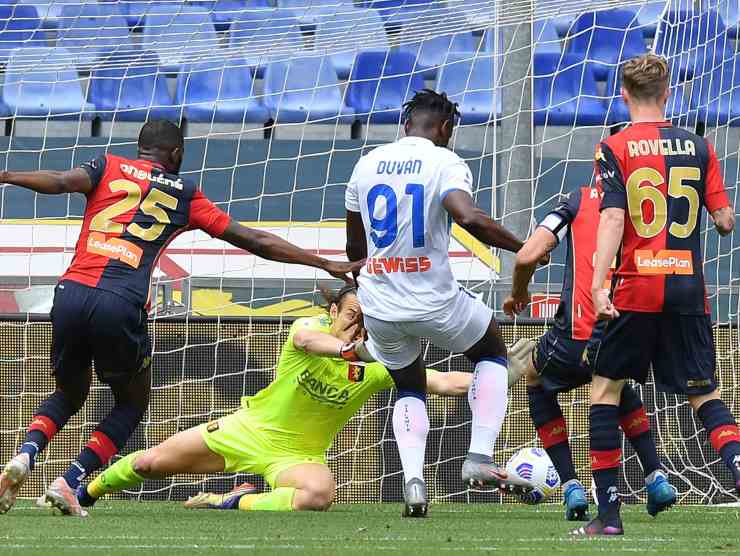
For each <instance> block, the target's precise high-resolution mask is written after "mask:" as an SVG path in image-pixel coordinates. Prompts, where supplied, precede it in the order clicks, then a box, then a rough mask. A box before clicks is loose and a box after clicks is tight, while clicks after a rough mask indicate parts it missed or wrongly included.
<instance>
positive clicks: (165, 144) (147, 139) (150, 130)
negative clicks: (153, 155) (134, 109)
mask: <svg viewBox="0 0 740 556" xmlns="http://www.w3.org/2000/svg"><path fill="white" fill-rule="evenodd" d="M183 143H184V140H183V137H182V130H181V129H180V128H179V127H177V126H176V125H175V124H173V123H172V122H170V121H168V120H151V121H148V122H147V123H145V124H144V125H143V126H142V128H141V131H140V132H139V148H140V149H162V150H166V151H171V150H173V149H175V148H177V147H182V146H183Z"/></svg>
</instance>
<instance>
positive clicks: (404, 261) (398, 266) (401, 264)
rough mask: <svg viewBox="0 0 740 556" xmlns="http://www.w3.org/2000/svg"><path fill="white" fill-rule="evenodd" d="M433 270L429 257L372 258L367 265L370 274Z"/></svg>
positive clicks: (366, 268)
mask: <svg viewBox="0 0 740 556" xmlns="http://www.w3.org/2000/svg"><path fill="white" fill-rule="evenodd" d="M430 268H432V261H431V260H430V259H429V257H370V258H369V259H368V260H367V264H366V265H365V270H367V272H368V274H392V273H394V272H426V271H427V270H429V269H430Z"/></svg>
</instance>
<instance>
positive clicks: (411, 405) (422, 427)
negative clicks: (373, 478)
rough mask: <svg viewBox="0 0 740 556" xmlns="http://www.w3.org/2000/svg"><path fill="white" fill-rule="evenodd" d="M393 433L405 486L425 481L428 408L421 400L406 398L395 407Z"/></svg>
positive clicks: (401, 399)
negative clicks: (413, 481) (415, 481)
mask: <svg viewBox="0 0 740 556" xmlns="http://www.w3.org/2000/svg"><path fill="white" fill-rule="evenodd" d="M393 433H394V434H395V435H396V444H398V455H399V456H400V457H401V465H402V466H403V480H404V484H406V483H408V482H409V481H410V480H411V479H421V480H422V481H423V480H424V452H425V451H426V447H427V434H429V416H428V415H427V406H426V404H425V403H424V402H423V401H421V400H420V399H419V398H415V397H413V396H404V397H403V398H399V399H398V400H397V401H396V405H394V406H393Z"/></svg>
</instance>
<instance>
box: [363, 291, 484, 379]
mask: <svg viewBox="0 0 740 556" xmlns="http://www.w3.org/2000/svg"><path fill="white" fill-rule="evenodd" d="M492 318H493V311H492V310H491V308H490V307H489V306H488V305H486V304H485V303H483V302H482V301H481V300H479V299H477V298H476V297H474V296H473V295H472V294H470V293H469V292H468V291H467V290H464V289H462V288H460V291H459V292H458V294H457V296H455V297H454V298H453V299H452V301H450V303H449V305H448V306H447V307H445V308H444V309H440V310H439V311H436V312H435V313H431V314H430V315H429V319H428V320H422V321H408V322H390V321H385V320H379V319H376V318H374V317H371V316H369V315H365V317H364V320H365V328H366V329H367V333H368V342H367V344H366V345H367V348H368V350H369V351H370V354H371V355H372V356H373V357H374V358H375V360H376V361H379V362H380V363H382V364H383V365H385V367H387V368H388V369H391V370H395V369H402V368H404V367H408V366H409V365H411V363H413V362H414V361H415V360H416V359H417V358H418V357H419V355H421V342H420V341H419V338H429V341H431V342H432V343H433V344H434V345H435V346H438V347H441V348H443V349H446V350H448V351H451V352H453V353H462V352H464V351H467V350H469V349H470V348H471V347H473V346H474V345H475V344H476V343H477V342H478V341H479V340H480V339H481V338H483V335H484V334H485V333H486V330H488V326H489V324H490V323H491V319H492Z"/></svg>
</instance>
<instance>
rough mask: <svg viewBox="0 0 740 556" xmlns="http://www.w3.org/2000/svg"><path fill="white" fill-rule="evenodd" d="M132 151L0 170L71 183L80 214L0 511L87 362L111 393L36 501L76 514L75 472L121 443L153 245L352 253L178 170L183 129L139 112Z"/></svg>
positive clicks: (146, 363) (143, 329)
mask: <svg viewBox="0 0 740 556" xmlns="http://www.w3.org/2000/svg"><path fill="white" fill-rule="evenodd" d="M138 148H139V153H138V158H137V159H135V160H129V159H126V158H122V157H119V156H114V155H111V154H108V155H104V156H100V157H98V158H96V159H94V160H92V161H91V162H88V163H86V164H83V165H82V166H81V167H79V168H74V169H72V170H68V171H66V172H52V171H40V172H3V173H2V174H0V182H2V183H9V184H13V185H19V186H22V187H25V188H27V189H30V190H32V191H35V192H37V193H44V194H64V193H82V194H84V195H85V197H86V198H87V206H86V208H85V216H84V220H83V222H82V229H81V230H80V237H79V240H78V241H77V246H76V248H75V254H74V258H73V259H72V263H71V264H70V266H69V269H68V270H67V272H66V273H65V274H64V276H62V278H61V280H60V281H59V284H57V287H56V290H55V292H54V304H53V307H52V311H51V323H52V345H51V352H52V355H51V365H52V368H53V370H54V379H55V382H56V391H55V392H54V393H53V394H51V396H49V397H48V398H47V399H46V400H44V401H43V402H42V403H41V405H40V406H39V407H38V408H37V409H36V411H35V413H34V417H33V420H32V422H31V424H30V425H29V427H28V430H27V433H26V437H25V439H24V442H23V444H22V445H21V447H20V450H19V453H18V455H16V456H15V457H14V458H13V459H11V460H10V462H9V463H8V464H7V465H6V466H5V469H4V470H3V473H2V474H0V513H5V512H7V511H8V510H9V509H10V508H11V507H12V506H13V504H14V503H15V499H16V496H17V495H18V492H19V490H20V488H21V486H22V485H23V483H24V482H25V481H26V479H27V478H28V476H29V475H30V473H31V471H32V470H33V466H34V462H35V460H36V457H37V456H38V454H39V453H40V452H41V451H42V450H44V448H45V447H46V446H47V444H48V443H49V442H50V441H51V439H52V438H53V437H54V435H55V434H56V433H57V432H58V431H59V430H60V429H61V428H62V427H64V425H65V424H66V423H67V421H68V420H69V419H70V417H72V416H73V415H74V414H75V413H77V411H79V410H80V408H81V407H82V404H83V403H84V402H85V399H86V398H87V394H88V391H89V389H90V380H91V377H92V367H91V365H92V363H93V362H94V363H95V373H96V374H97V376H98V378H99V379H100V381H101V382H103V383H105V384H108V385H109V386H110V388H111V390H112V391H113V398H114V400H115V404H114V406H113V409H112V410H111V412H110V413H109V414H108V416H107V417H106V418H105V419H103V420H102V421H101V422H100V424H99V425H98V426H97V428H96V429H95V431H94V432H93V433H92V436H91V437H90V441H89V442H88V443H87V445H86V446H85V447H84V449H83V450H82V452H81V453H80V455H79V456H78V458H77V460H76V461H74V462H73V463H72V465H70V467H69V468H68V469H67V471H66V472H65V473H64V475H63V476H61V477H59V478H57V479H56V480H54V481H53V482H52V483H51V485H50V486H49V488H48V489H47V490H46V493H45V499H46V502H47V503H50V504H51V505H52V506H54V507H56V508H58V509H59V510H61V511H62V512H63V513H65V514H72V515H78V516H84V515H86V512H85V510H84V509H82V508H81V506H80V504H79V501H78V499H77V496H76V490H77V488H78V487H79V486H80V482H81V481H82V480H83V479H84V478H85V477H87V476H89V475H90V474H91V473H92V472H93V471H95V470H97V469H99V468H100V467H101V466H103V465H106V464H107V463H108V461H109V460H110V459H111V458H112V457H113V455H115V454H116V453H117V452H118V451H119V450H121V449H122V448H123V446H124V445H125V444H126V441H127V440H128V439H129V437H130V436H131V434H132V433H133V432H134V429H135V428H136V426H137V425H138V424H139V422H140V421H141V418H142V416H143V415H144V412H145V411H146V409H147V406H148V405H149V393H150V390H151V374H150V366H151V365H150V363H151V345H150V340H149V334H148V331H147V309H148V307H149V292H150V280H151V276H152V272H153V271H154V268H155V266H156V264H157V259H158V258H159V256H160V254H161V253H162V251H163V250H164V249H165V248H166V247H167V245H168V244H169V242H170V241H172V239H173V238H174V237H175V236H176V235H178V234H179V233H181V232H184V231H186V230H194V229H198V230H203V231H204V232H206V233H207V234H209V235H211V236H213V237H218V238H221V239H223V240H224V241H226V242H228V243H231V244H232V245H234V246H236V247H239V248H241V249H245V250H248V251H250V252H252V253H253V254H255V255H257V256H259V257H263V258H265V259H270V260H274V261H280V262H285V263H295V264H304V265H307V266H313V267H316V268H320V269H322V270H325V271H326V272H328V273H329V274H331V275H332V276H334V277H336V278H341V279H344V280H345V281H346V280H349V278H348V276H347V275H348V273H351V272H354V271H356V270H357V269H358V268H359V266H360V265H359V264H352V263H346V262H334V261H328V260H326V259H323V258H321V257H318V256H316V255H313V254H311V253H308V252H307V251H304V250H303V249H300V248H298V247H296V246H294V245H292V244H291V243H288V242H287V241H285V240H283V239H281V238H279V237H277V236H275V235H274V234H271V233H268V232H264V231H261V230H253V229H250V228H247V227H245V226H242V225H240V224H239V223H237V222H234V221H232V220H231V218H230V217H229V216H228V215H227V214H226V213H225V212H223V211H222V210H220V209H219V208H217V207H216V206H215V205H214V204H213V203H212V202H211V201H209V200H208V199H207V198H206V196H205V195H203V193H201V192H200V190H199V189H198V186H197V184H196V183H195V182H192V181H190V180H188V179H184V178H181V177H180V176H179V174H178V173H179V171H180V164H181V163H182V159H183V151H184V141H183V136H182V131H181V130H180V128H178V127H177V126H176V125H175V124H173V123H171V122H167V121H164V120H161V121H152V122H148V123H146V124H145V125H144V126H143V127H142V129H141V132H140V134H139V143H138Z"/></svg>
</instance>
